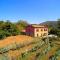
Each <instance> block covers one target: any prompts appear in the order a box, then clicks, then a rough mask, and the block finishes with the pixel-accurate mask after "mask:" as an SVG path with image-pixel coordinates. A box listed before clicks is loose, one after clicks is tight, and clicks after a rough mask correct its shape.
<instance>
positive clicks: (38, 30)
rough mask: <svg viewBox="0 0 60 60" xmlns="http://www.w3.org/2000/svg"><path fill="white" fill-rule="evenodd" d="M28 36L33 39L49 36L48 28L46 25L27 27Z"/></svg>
mask: <svg viewBox="0 0 60 60" xmlns="http://www.w3.org/2000/svg"><path fill="white" fill-rule="evenodd" d="M26 35H29V36H33V37H46V36H48V27H47V26H44V25H38V24H32V25H28V26H27V27H26Z"/></svg>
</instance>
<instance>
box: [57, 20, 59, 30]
mask: <svg viewBox="0 0 60 60" xmlns="http://www.w3.org/2000/svg"><path fill="white" fill-rule="evenodd" d="M57 26H58V29H60V19H58V21H57Z"/></svg>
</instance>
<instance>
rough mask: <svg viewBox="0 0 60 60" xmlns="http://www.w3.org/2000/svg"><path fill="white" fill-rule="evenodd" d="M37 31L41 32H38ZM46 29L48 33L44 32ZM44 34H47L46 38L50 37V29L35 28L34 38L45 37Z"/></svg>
mask: <svg viewBox="0 0 60 60" xmlns="http://www.w3.org/2000/svg"><path fill="white" fill-rule="evenodd" d="M37 29H38V30H39V31H36V30H37ZM41 29H42V31H41ZM44 29H47V31H44ZM44 34H46V35H45V37H46V36H48V28H35V30H34V37H43V36H44Z"/></svg>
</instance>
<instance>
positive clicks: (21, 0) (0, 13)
mask: <svg viewBox="0 0 60 60" xmlns="http://www.w3.org/2000/svg"><path fill="white" fill-rule="evenodd" d="M59 18H60V0H0V20H4V21H6V20H10V21H11V22H17V21H18V20H26V21H27V22H29V23H41V22H44V21H56V20H57V19H59Z"/></svg>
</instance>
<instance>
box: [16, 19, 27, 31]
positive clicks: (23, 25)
mask: <svg viewBox="0 0 60 60" xmlns="http://www.w3.org/2000/svg"><path fill="white" fill-rule="evenodd" d="M16 25H17V27H18V29H19V30H20V31H22V30H23V29H25V28H26V26H27V25H28V22H27V21H24V20H20V21H18V22H17V23H16Z"/></svg>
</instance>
